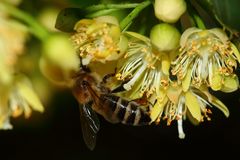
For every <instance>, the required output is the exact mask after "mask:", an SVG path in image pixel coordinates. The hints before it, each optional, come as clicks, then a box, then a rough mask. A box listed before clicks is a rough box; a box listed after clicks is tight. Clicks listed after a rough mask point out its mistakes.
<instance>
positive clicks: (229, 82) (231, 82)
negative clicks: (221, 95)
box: [221, 75, 239, 93]
mask: <svg viewBox="0 0 240 160" xmlns="http://www.w3.org/2000/svg"><path fill="white" fill-rule="evenodd" d="M238 86H239V81H238V77H237V76H236V75H233V76H231V77H229V76H228V77H225V78H224V83H223V86H222V88H221V91H222V92H225V93H229V92H234V91H236V90H237V89H238Z"/></svg>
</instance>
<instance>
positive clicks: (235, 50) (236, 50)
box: [231, 43, 240, 63]
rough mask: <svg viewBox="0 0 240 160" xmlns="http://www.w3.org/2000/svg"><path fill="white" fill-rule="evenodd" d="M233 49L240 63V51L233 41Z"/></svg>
mask: <svg viewBox="0 0 240 160" xmlns="http://www.w3.org/2000/svg"><path fill="white" fill-rule="evenodd" d="M231 49H232V50H233V54H234V55H235V56H236V57H237V60H238V62H239V63H240V53H239V51H238V49H237V47H236V46H235V45H234V44H233V43H231Z"/></svg>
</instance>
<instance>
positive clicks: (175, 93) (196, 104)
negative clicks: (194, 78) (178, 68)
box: [151, 82, 229, 138]
mask: <svg viewBox="0 0 240 160" xmlns="http://www.w3.org/2000/svg"><path fill="white" fill-rule="evenodd" d="M213 106H215V107H217V108H218V109H220V110H221V111H222V112H223V113H224V114H225V116H226V117H228V116H229V111H228V109H227V107H226V106H225V105H224V104H223V103H222V102H221V101H220V100H219V99H217V98H216V97H214V96H213V95H211V94H210V93H209V92H208V90H207V87H201V88H200V89H198V88H195V87H192V86H191V87H190V88H189V89H188V90H187V91H186V92H185V91H183V89H182V87H181V86H179V85H177V83H176V82H175V83H172V84H171V85H169V87H168V89H167V90H166V94H165V97H164V99H163V100H162V101H157V102H156V104H155V105H154V107H153V109H152V111H151V119H152V121H155V122H157V123H158V122H159V121H160V118H163V119H166V120H167V124H168V125H170V124H171V122H172V121H173V120H177V121H178V131H179V138H184V136H185V134H184V132H183V128H182V120H183V119H186V117H187V118H188V119H189V120H190V121H191V122H192V123H194V124H196V123H199V122H203V121H204V118H206V119H207V120H211V119H210V117H209V114H211V113H212V112H211V110H210V109H209V107H211V108H212V107H213Z"/></svg>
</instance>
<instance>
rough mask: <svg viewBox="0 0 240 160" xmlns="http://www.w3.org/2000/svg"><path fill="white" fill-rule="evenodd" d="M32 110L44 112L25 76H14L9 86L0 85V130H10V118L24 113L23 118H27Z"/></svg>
mask: <svg viewBox="0 0 240 160" xmlns="http://www.w3.org/2000/svg"><path fill="white" fill-rule="evenodd" d="M32 109H33V110H36V111H39V112H43V111H44V108H43V105H42V103H41V102H40V100H39V98H38V96H37V95H36V93H35V92H34V90H33V88H32V86H31V83H30V81H29V80H28V79H27V78H26V77H25V76H23V75H17V76H15V77H14V81H13V83H12V84H11V85H9V86H7V85H2V84H1V90H0V129H11V128H12V125H11V124H10V122H9V119H10V116H13V117H18V116H19V115H21V114H22V113H24V115H25V118H28V117H30V115H31V112H32Z"/></svg>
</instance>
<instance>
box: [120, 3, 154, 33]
mask: <svg viewBox="0 0 240 160" xmlns="http://www.w3.org/2000/svg"><path fill="white" fill-rule="evenodd" d="M150 4H151V1H144V2H142V3H140V4H139V5H138V6H137V7H136V8H134V9H133V10H132V12H131V13H129V14H128V16H127V17H125V18H124V19H123V20H122V21H121V23H120V28H121V30H126V27H129V26H130V25H129V24H130V23H132V21H133V19H134V18H136V17H137V16H138V14H139V13H140V12H141V11H142V10H143V9H144V8H146V7H147V6H149V5H150Z"/></svg>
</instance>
